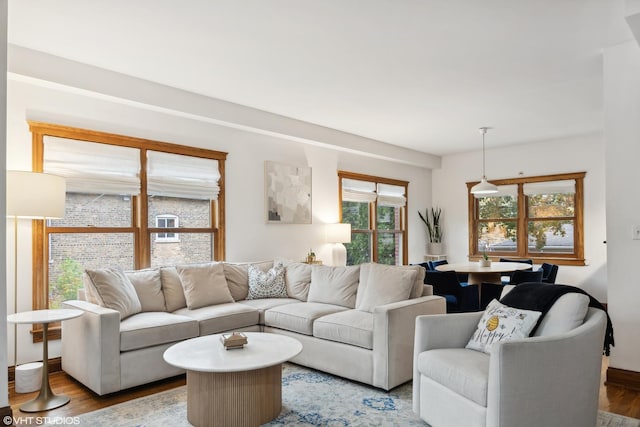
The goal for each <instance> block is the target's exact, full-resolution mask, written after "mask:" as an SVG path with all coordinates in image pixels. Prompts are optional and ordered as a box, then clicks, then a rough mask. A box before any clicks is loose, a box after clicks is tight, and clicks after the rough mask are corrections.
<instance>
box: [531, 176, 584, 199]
mask: <svg viewBox="0 0 640 427" xmlns="http://www.w3.org/2000/svg"><path fill="white" fill-rule="evenodd" d="M523 191H524V194H525V195H527V196H532V195H536V194H572V193H575V192H576V181H575V180H574V179H566V180H562V181H544V182H532V183H530V184H524V186H523Z"/></svg>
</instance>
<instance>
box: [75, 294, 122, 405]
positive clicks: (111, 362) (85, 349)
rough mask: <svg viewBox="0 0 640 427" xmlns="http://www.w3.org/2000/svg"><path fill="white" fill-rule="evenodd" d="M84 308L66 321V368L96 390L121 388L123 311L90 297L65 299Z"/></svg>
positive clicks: (101, 393)
mask: <svg viewBox="0 0 640 427" xmlns="http://www.w3.org/2000/svg"><path fill="white" fill-rule="evenodd" d="M62 304H63V306H64V307H65V308H74V309H79V310H82V311H83V312H84V314H83V315H82V316H80V317H76V318H74V319H70V320H65V321H64V322H62V369H63V370H64V371H65V372H67V373H68V374H69V375H71V376H72V377H74V378H76V379H77V380H78V381H80V382H81V383H83V384H84V385H86V386H87V387H89V388H90V389H91V390H93V391H94V392H96V393H98V394H100V395H103V394H107V393H112V392H114V391H118V390H120V313H118V312H117V311H116V310H112V309H109V308H105V307H101V306H99V305H96V304H92V303H90V302H87V301H76V300H73V301H65V302H63V303H62Z"/></svg>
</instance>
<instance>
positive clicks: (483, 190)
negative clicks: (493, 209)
mask: <svg viewBox="0 0 640 427" xmlns="http://www.w3.org/2000/svg"><path fill="white" fill-rule="evenodd" d="M487 129H490V128H488V127H482V128H480V129H478V130H479V131H480V133H481V134H482V180H481V181H480V183H478V184H476V185H474V186H473V187H471V194H475V195H484V194H493V193H497V192H498V187H496V186H495V185H493V184H492V183H490V182H488V181H487V177H486V175H485V173H484V166H485V161H484V135H485V134H486V133H487Z"/></svg>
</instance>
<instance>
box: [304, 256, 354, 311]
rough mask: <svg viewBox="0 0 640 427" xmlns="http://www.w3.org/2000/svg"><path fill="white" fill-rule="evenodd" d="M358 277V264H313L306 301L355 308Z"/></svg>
mask: <svg viewBox="0 0 640 427" xmlns="http://www.w3.org/2000/svg"><path fill="white" fill-rule="evenodd" d="M359 279H360V266H359V265H351V266H346V267H328V266H324V265H315V266H313V268H312V269H311V285H310V286H309V296H308V297H307V301H308V302H320V303H324V304H333V305H340V306H342V307H347V308H355V306H356V292H357V291H358V281H359Z"/></svg>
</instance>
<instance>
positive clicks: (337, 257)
mask: <svg viewBox="0 0 640 427" xmlns="http://www.w3.org/2000/svg"><path fill="white" fill-rule="evenodd" d="M331 265H333V266H334V267H344V266H345V265H347V248H345V247H344V245H343V244H342V243H334V244H333V248H331Z"/></svg>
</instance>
